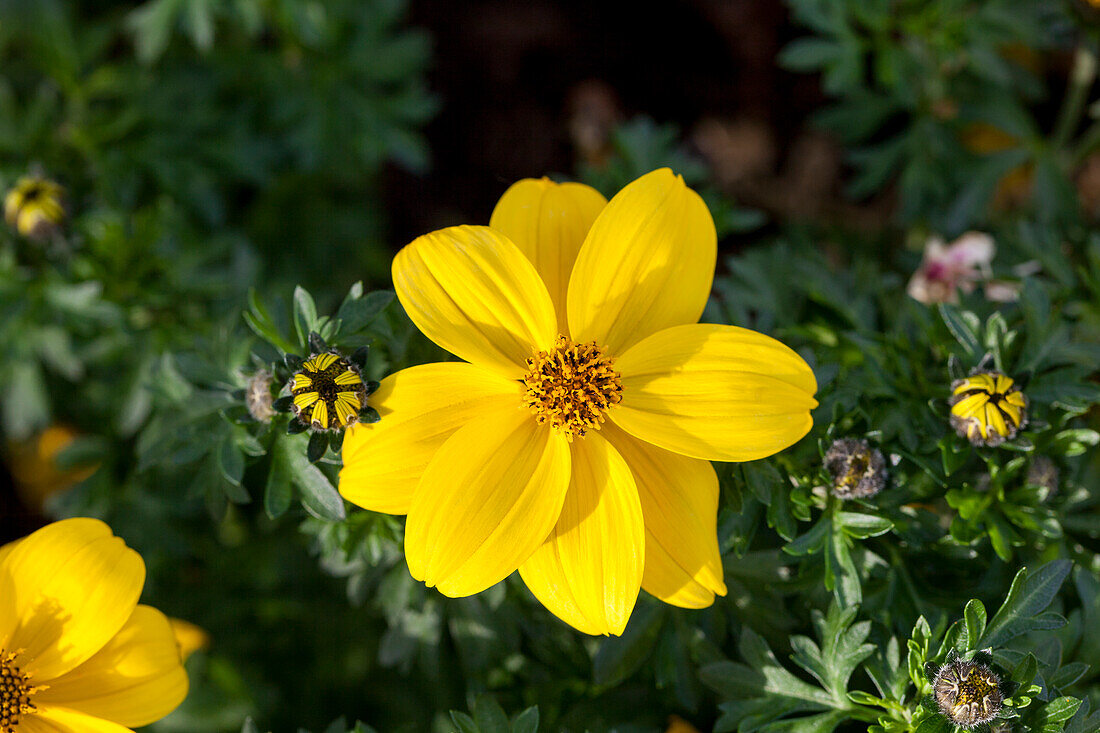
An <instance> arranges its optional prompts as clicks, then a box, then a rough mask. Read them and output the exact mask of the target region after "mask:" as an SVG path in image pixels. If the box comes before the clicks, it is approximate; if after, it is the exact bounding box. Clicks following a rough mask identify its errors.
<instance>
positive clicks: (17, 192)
mask: <svg viewBox="0 0 1100 733" xmlns="http://www.w3.org/2000/svg"><path fill="white" fill-rule="evenodd" d="M64 194H65V189H64V188H62V187H61V186H60V185H59V184H57V183H55V182H53V181H51V180H49V179H47V178H37V177H29V176H28V177H25V178H20V179H19V181H17V182H16V184H15V187H14V188H12V190H11V191H9V192H8V195H7V198H5V199H4V219H5V220H6V221H7V222H8V225H9V226H12V227H14V228H15V230H16V231H17V232H19V233H20V234H22V235H23V236H24V237H30V238H31V239H45V238H46V237H48V236H50V234H52V233H53V232H55V231H57V229H58V228H60V226H61V222H63V221H64V220H65V206H64V203H63V197H64Z"/></svg>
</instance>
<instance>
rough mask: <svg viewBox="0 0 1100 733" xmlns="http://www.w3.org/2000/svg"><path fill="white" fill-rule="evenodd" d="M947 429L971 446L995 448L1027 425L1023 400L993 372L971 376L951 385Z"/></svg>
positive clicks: (1012, 384) (1017, 389) (1008, 382)
mask: <svg viewBox="0 0 1100 733" xmlns="http://www.w3.org/2000/svg"><path fill="white" fill-rule="evenodd" d="M951 391H952V395H951V399H950V401H949V404H950V405H951V427H953V428H955V432H957V433H958V434H959V435H960V436H962V437H964V438H966V439H967V440H969V441H970V442H971V443H973V444H974V445H985V446H990V447H996V446H998V445H1000V444H1001V443H1003V442H1005V441H1006V440H1012V439H1013V438H1015V437H1016V433H1017V432H1018V431H1019V430H1020V428H1022V427H1024V426H1025V425H1027V397H1025V396H1024V393H1023V392H1021V391H1020V387H1019V386H1018V385H1017V384H1016V383H1015V382H1014V381H1013V380H1012V378H1011V377H1006V376H1005V375H1003V374H1000V373H997V372H980V373H977V374H971V375H970V376H969V377H967V378H966V379H957V380H955V382H954V383H953V384H952V385H951Z"/></svg>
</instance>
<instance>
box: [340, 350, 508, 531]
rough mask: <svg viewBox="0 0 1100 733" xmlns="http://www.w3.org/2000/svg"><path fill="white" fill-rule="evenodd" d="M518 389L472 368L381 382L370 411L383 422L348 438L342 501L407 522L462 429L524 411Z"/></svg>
mask: <svg viewBox="0 0 1100 733" xmlns="http://www.w3.org/2000/svg"><path fill="white" fill-rule="evenodd" d="M519 394H520V393H519V385H518V384H517V383H516V382H512V381H510V380H507V379H504V378H503V377H499V376H497V375H496V374H494V373H493V372H490V371H487V370H485V369H482V368H480V367H476V366H474V365H472V364H463V363H460V362H449V363H443V364H425V365H423V366H415V367H412V368H410V369H404V370H402V371H400V372H397V373H396V374H391V375H390V376H388V377H386V378H385V379H383V380H382V384H381V385H380V386H379V387H378V389H377V391H375V392H374V394H372V395H371V396H370V397H369V398H368V399H367V404H369V405H370V406H372V407H373V408H374V409H375V410H377V411H378V415H379V416H380V417H381V420H379V421H378V422H376V423H372V424H367V423H358V424H356V425H355V426H353V427H352V428H351V429H350V430H349V431H348V432H347V435H346V436H345V438H344V447H343V456H344V468H343V469H342V470H341V471H340V493H341V494H343V495H344V498H345V499H347V500H348V501H350V502H351V503H353V504H357V505H359V506H361V507H363V508H365V509H370V510H371V511H375V512H385V513H386V514H408V512H409V505H410V504H411V503H412V497H413V491H414V490H415V489H416V485H417V483H419V481H420V477H421V476H423V475H424V469H425V468H427V467H428V462H429V461H431V459H432V456H434V455H435V453H436V451H437V450H439V447H440V446H442V445H443V443H444V442H445V441H446V440H447V438H449V437H451V435H452V434H454V432H455V431H456V430H458V429H459V428H460V427H462V426H463V425H465V424H466V423H468V422H471V421H473V420H474V419H475V418H477V417H480V416H481V415H484V414H486V413H487V412H492V411H497V410H499V409H502V408H505V407H511V406H514V405H518V404H520V396H519Z"/></svg>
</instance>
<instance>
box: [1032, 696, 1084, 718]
mask: <svg viewBox="0 0 1100 733" xmlns="http://www.w3.org/2000/svg"><path fill="white" fill-rule="evenodd" d="M1079 707H1081V700H1080V699H1078V698H1076V697H1057V698H1055V699H1053V700H1051V701H1050V702H1048V703H1047V704H1046V705H1044V706H1043V707H1042V708H1040V709H1039V711H1038V712H1037V713H1035V714H1033V715H1032V717H1031V722H1032V723H1033V724H1034V725H1050V724H1051V723H1064V722H1065V721H1067V720H1069V719H1070V718H1072V717H1073V715H1074V713H1076V712H1077V708H1079Z"/></svg>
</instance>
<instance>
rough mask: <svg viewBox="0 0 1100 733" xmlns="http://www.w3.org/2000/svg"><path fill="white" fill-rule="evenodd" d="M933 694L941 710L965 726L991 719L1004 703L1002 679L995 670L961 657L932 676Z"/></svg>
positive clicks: (954, 721)
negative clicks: (933, 677)
mask: <svg viewBox="0 0 1100 733" xmlns="http://www.w3.org/2000/svg"><path fill="white" fill-rule="evenodd" d="M932 695H933V697H934V698H935V700H936V705H937V706H939V709H940V712H941V713H943V714H944V716H946V717H947V718H948V720H950V721H951V722H953V723H954V724H955V725H961V726H962V727H964V728H973V727H975V726H978V725H983V724H985V723H989V722H990V721H992V720H993V719H994V718H996V717H997V713H999V712H1000V710H1001V706H1002V705H1003V703H1004V694H1003V693H1002V692H1001V679H1000V678H999V677H998V676H997V675H996V674H994V673H993V670H991V669H990V668H989V667H986V666H985V665H983V664H977V663H976V662H965V661H963V660H961V659H956V660H955V661H953V662H949V663H948V664H945V665H943V666H942V667H940V671H939V672H937V673H936V677H935V679H933V680H932Z"/></svg>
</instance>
